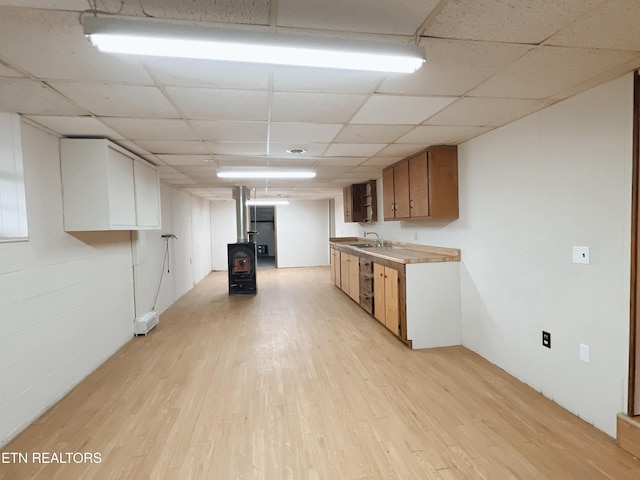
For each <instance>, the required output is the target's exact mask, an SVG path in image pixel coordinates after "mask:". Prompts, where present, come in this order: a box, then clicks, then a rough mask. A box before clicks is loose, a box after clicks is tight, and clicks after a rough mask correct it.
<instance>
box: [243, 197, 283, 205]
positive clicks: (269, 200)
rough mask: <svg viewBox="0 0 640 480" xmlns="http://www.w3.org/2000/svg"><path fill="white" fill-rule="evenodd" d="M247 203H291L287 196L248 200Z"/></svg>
mask: <svg viewBox="0 0 640 480" xmlns="http://www.w3.org/2000/svg"><path fill="white" fill-rule="evenodd" d="M247 205H256V206H262V205H289V199H287V198H263V199H260V200H247Z"/></svg>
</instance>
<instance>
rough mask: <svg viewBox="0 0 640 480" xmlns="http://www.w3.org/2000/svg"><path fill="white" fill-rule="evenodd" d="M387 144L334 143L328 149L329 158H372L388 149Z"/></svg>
mask: <svg viewBox="0 0 640 480" xmlns="http://www.w3.org/2000/svg"><path fill="white" fill-rule="evenodd" d="M386 145H387V144H386V143H334V144H332V145H331V146H329V148H328V149H327V151H326V153H325V156H327V157H371V156H373V155H375V154H376V153H378V152H379V151H380V150H382V148H384V147H386Z"/></svg>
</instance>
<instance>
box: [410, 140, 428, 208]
mask: <svg viewBox="0 0 640 480" xmlns="http://www.w3.org/2000/svg"><path fill="white" fill-rule="evenodd" d="M409 169H410V170H411V177H410V178H409V209H410V211H411V216H412V217H428V216H429V169H428V168H427V153H426V152H422V153H420V154H418V155H416V156H414V157H411V158H410V159H409Z"/></svg>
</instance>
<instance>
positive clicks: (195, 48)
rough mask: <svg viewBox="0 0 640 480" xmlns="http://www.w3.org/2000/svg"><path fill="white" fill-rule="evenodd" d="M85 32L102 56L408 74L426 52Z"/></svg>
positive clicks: (170, 30) (188, 30)
mask: <svg viewBox="0 0 640 480" xmlns="http://www.w3.org/2000/svg"><path fill="white" fill-rule="evenodd" d="M83 20H84V33H85V35H86V36H87V37H89V38H90V40H91V43H93V45H95V46H96V47H98V49H100V50H101V51H104V52H113V53H125V54H133V55H152V56H163V57H180V58H198V59H208V60H224V61H233V62H251V63H267V64H278V65H296V66H303V67H325V68H342V69H349V70H370V71H380V72H396V73H412V72H415V71H416V70H417V69H419V68H420V67H421V66H422V64H423V63H424V62H425V52H424V48H422V47H419V46H415V45H405V44H394V43H380V42H373V41H372V42H369V41H363V40H354V39H338V38H329V37H321V36H308V35H307V36H305V35H296V34H287V33H273V32H263V31H251V30H233V29H227V28H212V27H204V26H199V25H188V26H187V25H180V24H171V23H160V22H155V21H140V20H129V19H121V18H105V17H93V16H87V17H85V18H84V19H83Z"/></svg>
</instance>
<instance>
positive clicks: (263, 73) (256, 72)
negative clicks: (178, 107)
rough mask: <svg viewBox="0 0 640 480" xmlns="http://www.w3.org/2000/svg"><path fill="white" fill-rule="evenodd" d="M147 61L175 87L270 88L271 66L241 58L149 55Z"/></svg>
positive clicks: (159, 76) (160, 77)
mask: <svg viewBox="0 0 640 480" xmlns="http://www.w3.org/2000/svg"><path fill="white" fill-rule="evenodd" d="M144 63H145V64H146V65H147V66H148V67H149V69H150V70H151V73H152V75H153V77H154V78H155V79H156V80H157V81H158V82H160V83H161V84H163V85H166V86H174V87H208V88H230V89H236V90H245V89H247V90H267V89H268V88H269V73H270V67H268V66H264V65H254V64H247V63H239V62H216V61H212V60H195V59H184V58H161V57H157V58H147V59H145V61H144Z"/></svg>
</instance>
